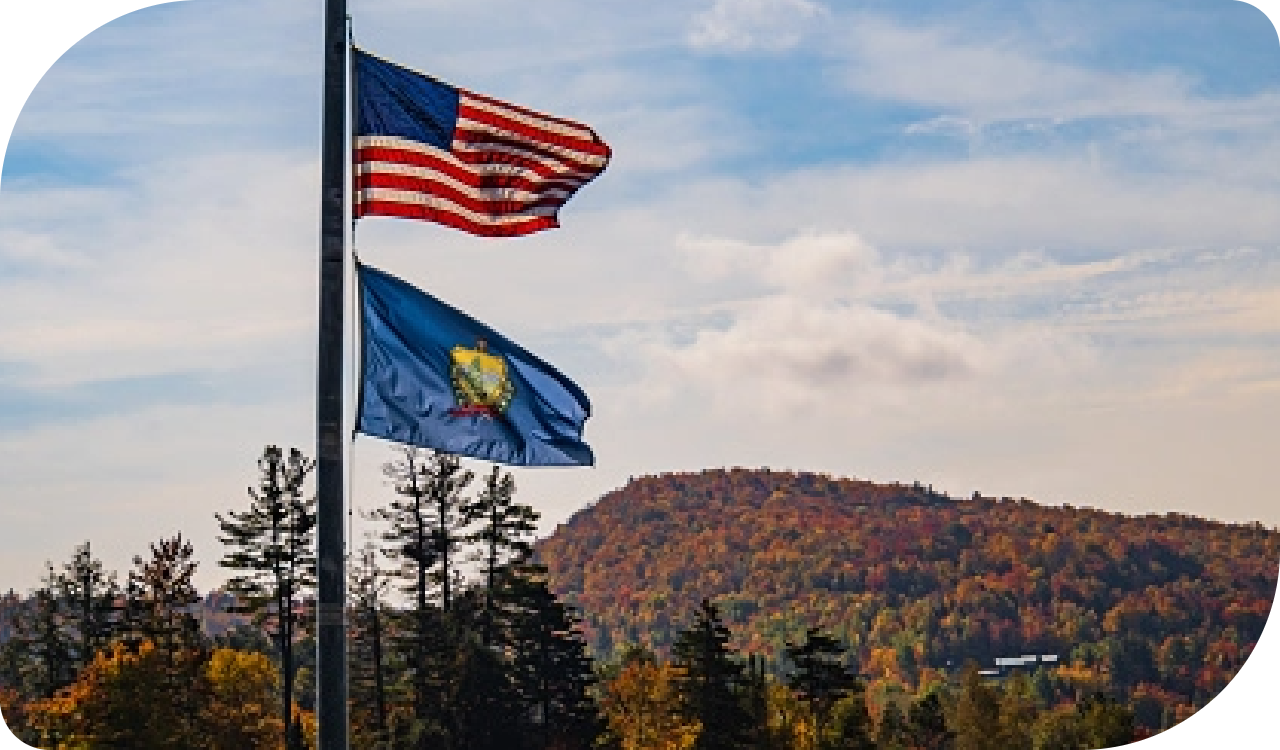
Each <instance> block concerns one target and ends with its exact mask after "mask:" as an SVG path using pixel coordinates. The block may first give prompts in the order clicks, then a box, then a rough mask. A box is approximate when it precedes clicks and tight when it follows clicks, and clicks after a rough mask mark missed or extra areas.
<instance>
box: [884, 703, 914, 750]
mask: <svg viewBox="0 0 1280 750" xmlns="http://www.w3.org/2000/svg"><path fill="white" fill-rule="evenodd" d="M910 744H911V734H910V732H909V730H908V727H907V719H906V717H905V716H903V715H902V709H901V708H900V707H899V706H898V704H897V703H895V702H893V701H889V702H887V703H885V704H884V709H883V710H881V712H880V726H879V727H878V728H877V729H876V747H877V748H878V749H879V750H904V749H905V748H907V747H909V746H910Z"/></svg>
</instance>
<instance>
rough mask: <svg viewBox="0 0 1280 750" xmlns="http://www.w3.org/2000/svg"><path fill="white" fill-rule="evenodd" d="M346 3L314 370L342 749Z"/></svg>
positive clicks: (326, 161) (329, 84)
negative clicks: (315, 367) (316, 354)
mask: <svg viewBox="0 0 1280 750" xmlns="http://www.w3.org/2000/svg"><path fill="white" fill-rule="evenodd" d="M346 19H347V3H346V0H325V16H324V105H323V107H324V109H323V111H324V119H323V130H322V134H321V147H320V151H321V160H320V310H319V314H320V326H319V342H318V349H319V352H318V356H317V375H316V386H317V387H316V456H317V458H316V514H317V518H316V558H317V560H316V561H317V571H316V577H317V592H316V593H317V597H316V599H317V601H316V720H317V730H318V742H317V748H318V750H347V747H348V738H347V734H348V726H347V644H346V626H345V615H344V612H345V601H344V600H345V593H344V587H345V583H346V582H345V580H344V579H345V577H346V571H345V569H344V567H345V566H344V564H343V554H344V550H343V537H342V529H343V516H344V512H343V510H344V509H343V487H344V486H345V484H344V476H345V473H346V466H344V456H345V454H346V452H345V451H344V450H343V439H342V438H343V432H342V425H343V415H344V414H345V409H344V405H343V390H342V376H343V367H342V364H343V359H342V343H343V341H342V340H343V330H344V328H345V326H344V324H343V307H344V298H345V289H344V286H345V281H346V279H345V277H346V248H345V242H344V240H345V227H346V217H345V208H346V201H345V200H344V198H345V195H346V190H345V187H346V164H347V158H346V157H347V149H346V116H347V101H346V94H347V86H346V83H347V72H348V68H347V34H346Z"/></svg>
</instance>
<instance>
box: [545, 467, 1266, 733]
mask: <svg viewBox="0 0 1280 750" xmlns="http://www.w3.org/2000/svg"><path fill="white" fill-rule="evenodd" d="M536 554H537V559H538V560H539V562H541V563H543V564H545V565H546V566H547V568H548V571H549V576H550V579H551V581H552V584H553V588H554V590H555V591H556V592H557V593H558V594H560V595H561V596H562V597H563V598H564V599H565V600H566V601H567V602H569V603H571V604H573V605H575V606H577V607H578V608H579V609H580V610H581V611H582V612H583V618H584V624H583V627H584V629H585V634H586V637H587V641H588V643H589V644H590V645H591V647H592V649H593V652H594V653H595V654H597V655H598V656H599V657H600V658H603V659H610V658H615V657H618V656H619V655H621V654H622V653H624V652H625V651H626V649H628V648H629V647H631V646H632V645H633V644H640V645H643V646H644V647H646V648H648V649H651V650H652V651H653V652H654V653H656V654H658V655H666V654H670V653H671V650H672V648H673V646H674V645H675V644H676V639H677V636H678V632H679V630H680V628H681V627H683V626H684V625H685V623H686V622H687V619H688V613H690V612H692V611H694V610H696V609H697V607H698V604H699V602H700V601H701V600H703V599H709V600H711V601H713V602H715V603H716V604H717V605H718V606H719V608H720V611H721V612H722V613H723V615H724V618H725V623H726V625H727V626H729V627H730V628H731V629H732V631H733V633H734V639H733V646H734V647H735V648H737V649H740V650H741V651H742V652H743V653H744V654H748V655H750V654H757V655H760V656H761V657H763V658H765V659H768V660H773V661H771V667H772V668H776V667H777V666H778V664H777V661H776V659H777V656H778V655H779V654H781V653H782V651H783V649H784V648H785V647H786V644H787V643H789V642H796V641H798V640H799V639H800V638H802V637H803V636H804V634H805V633H806V631H807V630H808V629H810V628H818V629H820V630H822V631H824V632H827V633H830V634H832V635H833V636H834V637H835V638H837V639H838V640H840V641H841V642H843V643H845V644H847V645H848V646H849V649H850V652H849V656H848V662H849V663H850V664H851V665H852V666H853V667H854V669H855V670H856V671H857V672H858V673H859V674H861V675H862V677H863V678H864V679H865V680H866V682H867V685H868V700H869V701H870V703H871V705H872V711H873V713H875V712H876V711H878V710H879V709H882V708H883V707H884V706H885V705H886V704H887V703H895V704H896V703H900V702H902V701H905V700H909V699H911V698H913V697H919V696H923V695H925V694H927V693H928V692H930V691H931V690H933V689H934V688H936V687H939V686H943V685H955V684H957V680H959V676H960V675H961V673H962V667H963V666H965V665H968V664H972V665H976V666H978V667H982V668H983V669H984V671H987V672H989V673H990V674H989V675H988V676H990V677H993V678H995V679H1007V678H1008V676H1009V675H1010V674H1012V673H1015V672H1017V673H1020V674H1021V675H1023V676H1025V677H1026V678H1027V679H1028V681H1029V683H1030V686H1031V689H1032V690H1033V692H1034V694H1035V696H1036V700H1037V701H1038V702H1039V703H1040V705H1044V706H1054V705H1065V704H1079V703H1080V702H1081V701H1083V700H1084V699H1085V698H1086V697H1088V696H1091V695H1095V694H1102V695H1108V696H1112V697H1114V698H1115V699H1116V700H1119V701H1122V702H1124V703H1126V704H1129V705H1131V706H1132V707H1133V711H1134V713H1135V717H1136V720H1137V722H1138V724H1139V726H1140V727H1142V728H1144V729H1145V731H1146V732H1148V733H1150V732H1156V731H1160V730H1161V729H1163V728H1167V727H1169V726H1172V725H1173V724H1175V723H1177V722H1178V721H1181V720H1182V719H1184V718H1186V717H1187V716H1188V715H1190V714H1191V713H1193V712H1194V711H1195V710H1197V709H1198V708H1200V707H1202V706H1203V705H1205V703H1206V702H1208V701H1209V700H1210V699H1211V698H1212V697H1213V696H1215V695H1216V694H1217V693H1218V692H1219V691H1220V690H1221V689H1222V688H1223V686H1225V685H1226V684H1227V682H1228V681H1229V680H1230V679H1231V678H1232V676H1233V675H1234V674H1235V673H1236V671H1237V670H1238V669H1239V667H1240V666H1241V665H1242V664H1243V663H1244V660H1245V659H1246V658H1247V657H1248V655H1249V653H1250V651H1251V649H1252V648H1253V646H1254V644H1255V642H1256V641H1257V639H1258V637H1259V635H1260V634H1261V631H1262V628H1263V625H1264V623H1265V622H1266V618H1267V616H1268V614H1269V613H1270V610H1271V602H1272V598H1273V596H1274V594H1275V590H1276V579H1277V565H1278V563H1280V534H1278V533H1277V532H1276V530H1274V529H1267V528H1263V527H1262V526H1260V525H1257V524H1254V525H1249V526H1242V525H1228V524H1223V523H1217V522H1214V521H1210V520H1205V519H1201V518H1196V517H1191V516H1186V515H1179V514H1172V513H1171V514H1167V515H1149V516H1143V517H1127V516H1123V515H1120V514H1115V513H1108V512H1104V511H1101V510H1096V509H1092V508H1083V507H1072V506H1069V505H1067V506H1062V507H1046V506H1042V505H1038V504H1036V503H1034V502H1031V501H1029V500H1027V499H1023V498H1019V499H1013V498H994V497H983V496H981V495H979V494H977V493H975V494H974V496H972V497H969V498H951V497H947V496H945V495H943V494H940V493H936V492H933V491H932V490H931V489H930V488H929V487H926V486H921V485H919V484H911V485H903V484H875V483H872V482H868V481H860V480H853V479H837V478H832V477H828V476H824V475H817V474H806V473H791V472H777V471H769V470H767V469H766V470H745V469H733V470H714V471H705V472H702V473H697V474H665V475H662V476H656V477H645V478H641V479H635V480H633V481H631V482H630V483H629V484H628V485H627V486H626V487H624V488H622V489H620V490H617V491H614V492H611V493H609V494H607V495H605V496H604V497H602V498H601V499H600V500H599V502H597V503H596V504H595V505H594V506H592V507H589V508H587V509H584V510H582V511H580V512H578V513H577V514H575V515H574V516H573V517H572V518H571V519H570V520H569V521H568V522H567V523H565V524H563V525H561V526H560V527H559V528H558V529H556V531H555V533H554V534H552V535H551V536H550V537H548V538H546V539H543V540H541V541H540V542H539V543H538V544H537V548H536ZM1026 656H1029V657H1032V658H1030V659H1023V658H1022V657H1026Z"/></svg>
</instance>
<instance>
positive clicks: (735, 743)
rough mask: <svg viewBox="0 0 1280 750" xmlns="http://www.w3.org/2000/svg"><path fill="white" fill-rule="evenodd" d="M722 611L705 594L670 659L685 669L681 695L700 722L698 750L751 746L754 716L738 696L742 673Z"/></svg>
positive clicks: (691, 716) (688, 712) (690, 715)
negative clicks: (722, 620) (751, 715)
mask: <svg viewBox="0 0 1280 750" xmlns="http://www.w3.org/2000/svg"><path fill="white" fill-rule="evenodd" d="M729 638H730V633H729V629H728V628H727V627H725V625H724V623H723V622H721V620H720V612H719V610H718V609H717V608H716V606H715V605H714V604H712V603H711V602H710V601H709V600H707V599H703V600H702V604H701V606H699V607H698V609H697V610H696V611H695V612H694V622H693V625H692V626H691V627H690V628H689V629H688V630H684V631H681V632H680V633H678V634H677V635H676V640H675V643H674V644H673V646H672V657H673V658H672V661H673V663H674V665H675V666H676V667H677V668H678V669H679V670H680V671H681V676H680V680H679V683H678V684H679V689H680V694H681V697H682V699H683V703H684V712H685V715H686V716H687V718H689V719H690V720H692V721H696V722H698V723H700V724H701V725H702V731H701V732H700V733H699V734H698V738H697V740H696V742H695V743H694V750H737V749H738V748H746V747H750V740H751V738H750V737H748V736H747V734H746V731H745V730H746V729H747V727H749V725H750V716H749V715H748V714H747V711H746V708H745V707H744V706H743V705H742V702H741V700H740V691H741V688H742V684H743V680H744V677H745V675H744V673H743V668H742V664H741V663H740V662H739V661H738V660H737V658H736V656H735V654H734V651H733V650H732V649H731V648H730V647H729Z"/></svg>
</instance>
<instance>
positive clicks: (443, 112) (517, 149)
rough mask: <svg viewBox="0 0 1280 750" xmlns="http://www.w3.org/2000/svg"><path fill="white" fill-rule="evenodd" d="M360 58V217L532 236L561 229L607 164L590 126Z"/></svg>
mask: <svg viewBox="0 0 1280 750" xmlns="http://www.w3.org/2000/svg"><path fill="white" fill-rule="evenodd" d="M353 54H354V55H355V60H354V80H355V88H354V97H355V118H354V124H353V128H354V138H355V144H354V161H355V164H354V171H355V174H354V179H355V186H354V206H353V212H354V215H355V217H356V218H359V217H362V216H372V215H378V216H398V217H402V218H408V219H422V220H425V221H432V222H436V223H439V224H445V225H447V226H451V227H454V228H455V229H461V230H463V231H465V232H470V233H471V234H477V235H482V236H486V237H512V236H517V235H523V234H529V233H531V232H537V231H539V230H542V229H549V228H552V227H557V226H559V225H560V224H559V221H558V220H557V216H556V214H557V212H558V211H559V209H560V207H561V206H562V205H564V203H565V202H566V201H568V200H569V198H570V197H572V196H573V194H574V193H575V192H577V190H578V189H579V188H580V187H582V186H583V185H585V184H586V183H588V182H590V181H591V180H592V179H593V178H595V176H596V175H598V174H600V173H601V172H602V171H604V168H605V166H606V165H607V164H608V163H609V147H608V146H607V145H605V143H604V141H602V140H600V137H599V136H597V135H596V133H595V131H593V130H592V129H591V128H589V127H587V126H586V125H582V124H580V123H576V122H572V121H570V120H565V119H561V118H559V117H551V116H549V115H545V114H542V113H539V112H534V111H533V110H529V109H525V108H524V107H518V106H516V105H514V104H509V103H507V102H503V101H499V100H497V99H492V98H489V97H487V96H481V95H479V94H475V93H472V92H470V91H466V90H464V89H459V88H455V87H453V86H450V85H448V84H446V83H442V82H440V81H437V80H435V79H434V78H431V77H430V76H427V75H424V74H422V73H417V72H415V71H412V70H408V69H406V68H402V67H400V66H398V65H395V64H393V63H390V62H387V61H386V60H382V59H380V58H378V57H375V56H373V55H371V54H369V53H367V52H364V51H362V50H353Z"/></svg>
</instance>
